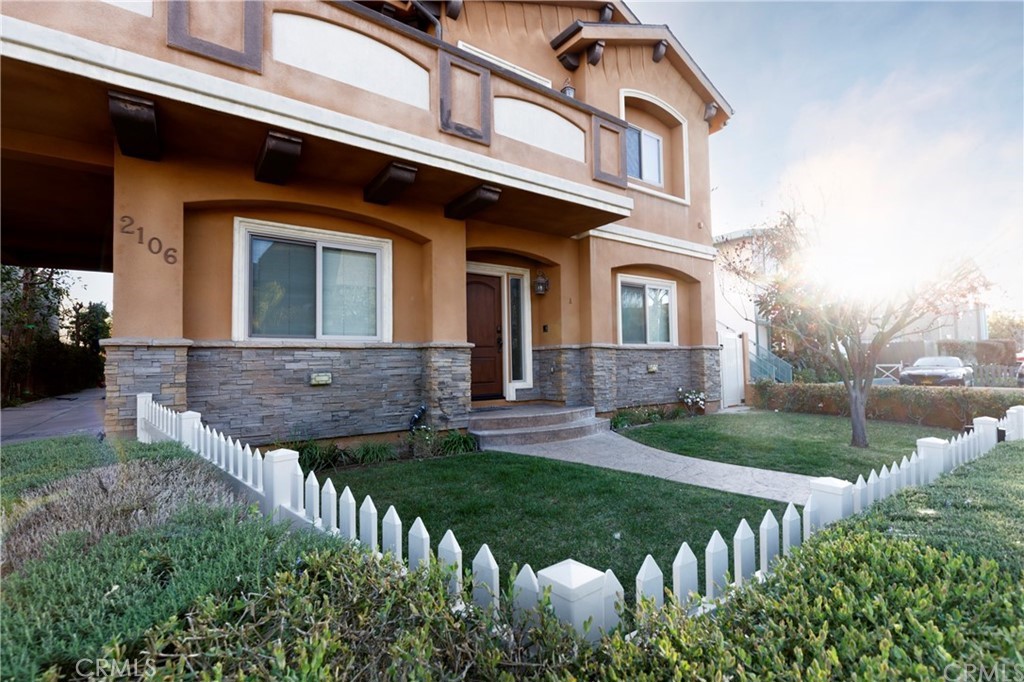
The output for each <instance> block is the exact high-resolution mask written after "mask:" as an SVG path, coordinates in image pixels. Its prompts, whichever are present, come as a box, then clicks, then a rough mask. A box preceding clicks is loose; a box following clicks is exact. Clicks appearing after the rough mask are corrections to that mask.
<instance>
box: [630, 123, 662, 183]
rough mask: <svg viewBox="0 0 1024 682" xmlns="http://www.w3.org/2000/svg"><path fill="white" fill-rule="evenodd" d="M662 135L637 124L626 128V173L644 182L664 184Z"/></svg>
mask: <svg viewBox="0 0 1024 682" xmlns="http://www.w3.org/2000/svg"><path fill="white" fill-rule="evenodd" d="M661 150H662V142H661V136H660V135H655V134H654V133H652V132H648V131H646V130H644V129H643V128H638V127H637V126H633V125H631V126H629V127H628V128H627V129H626V174H627V175H628V176H629V177H631V178H636V179H637V180H641V181H643V182H646V183H649V184H652V185H658V186H659V187H661V186H662V185H664V181H663V180H662V169H663V168H664V161H663V159H662V151H661Z"/></svg>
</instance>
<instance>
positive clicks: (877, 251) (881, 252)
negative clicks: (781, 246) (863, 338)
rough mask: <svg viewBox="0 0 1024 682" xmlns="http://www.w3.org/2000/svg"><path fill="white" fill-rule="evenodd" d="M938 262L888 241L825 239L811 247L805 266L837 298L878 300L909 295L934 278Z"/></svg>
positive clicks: (865, 300) (809, 275)
mask: <svg viewBox="0 0 1024 682" xmlns="http://www.w3.org/2000/svg"><path fill="white" fill-rule="evenodd" d="M935 263H936V261H935V260H934V259H933V258H932V257H925V254H923V253H915V252H913V251H909V252H908V251H906V250H896V249H893V248H892V247H891V245H890V246H887V245H886V244H884V243H871V242H869V241H867V240H861V241H858V242H851V241H850V240H848V239H847V240H829V239H822V240H821V242H820V243H819V244H818V245H816V246H814V247H812V248H810V249H808V250H807V252H806V257H805V258H804V259H803V260H802V262H801V266H802V268H803V271H804V274H805V275H807V276H808V277H810V278H811V279H813V280H814V281H815V282H817V283H819V284H821V285H823V286H824V287H825V289H826V290H827V291H828V292H829V293H830V294H831V295H832V296H833V297H834V299H835V300H841V299H842V300H850V301H857V302H861V303H878V302H882V301H885V300H888V299H892V298H899V297H902V296H905V295H907V294H908V293H909V292H912V291H913V290H914V289H916V288H917V287H918V286H919V285H920V284H923V283H925V282H927V281H930V280H932V279H934V278H935V277H936V276H938V274H939V273H938V268H937V267H936V265H935Z"/></svg>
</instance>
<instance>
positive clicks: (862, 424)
mask: <svg viewBox="0 0 1024 682" xmlns="http://www.w3.org/2000/svg"><path fill="white" fill-rule="evenodd" d="M867 404H868V392H867V390H866V389H865V388H864V387H863V384H862V382H860V381H852V382H850V426H851V427H852V430H853V434H852V436H851V437H850V445H851V446H853V447H855V448H866V447H868V418H867V414H866V410H865V408H866V407H867Z"/></svg>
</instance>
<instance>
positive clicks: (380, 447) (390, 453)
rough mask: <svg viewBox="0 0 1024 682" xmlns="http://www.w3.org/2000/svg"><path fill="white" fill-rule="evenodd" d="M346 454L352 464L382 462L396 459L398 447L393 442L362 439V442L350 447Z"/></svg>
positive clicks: (363, 464) (362, 464)
mask: <svg viewBox="0 0 1024 682" xmlns="http://www.w3.org/2000/svg"><path fill="white" fill-rule="evenodd" d="M348 454H349V459H350V460H351V461H352V463H353V464H359V465H361V466H365V465H367V464H383V463H384V462H389V461H391V460H393V459H398V448H396V447H395V446H394V444H393V443H388V442H385V441H380V440H364V441H363V442H362V443H359V444H358V445H356V446H354V447H352V448H351V449H350V450H349V452H348Z"/></svg>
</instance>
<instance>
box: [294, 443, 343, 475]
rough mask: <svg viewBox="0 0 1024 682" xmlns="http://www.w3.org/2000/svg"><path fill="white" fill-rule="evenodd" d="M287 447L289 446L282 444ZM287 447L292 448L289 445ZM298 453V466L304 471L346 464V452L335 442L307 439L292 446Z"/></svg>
mask: <svg viewBox="0 0 1024 682" xmlns="http://www.w3.org/2000/svg"><path fill="white" fill-rule="evenodd" d="M284 447H289V446H287V445H286V446H284ZM289 449H292V448H291V447H289ZM294 449H295V450H296V451H297V452H298V453H299V466H301V467H302V470H303V471H305V472H307V473H308V472H310V471H323V470H324V469H333V468H335V467H340V466H343V465H344V464H346V462H347V461H348V459H349V458H348V453H346V452H345V450H344V449H343V448H341V447H339V446H338V444H337V443H330V442H328V443H321V442H318V441H315V440H307V441H305V442H304V443H300V444H298V445H296V446H294Z"/></svg>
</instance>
